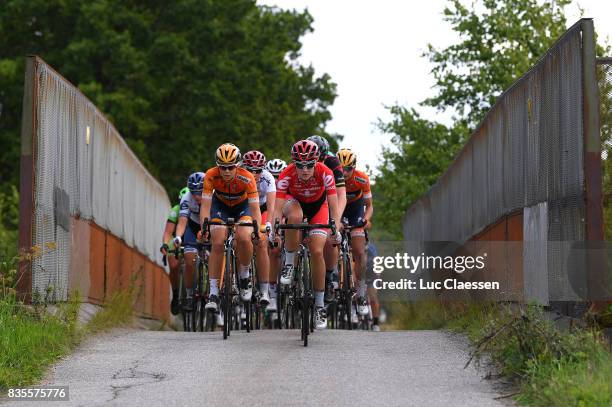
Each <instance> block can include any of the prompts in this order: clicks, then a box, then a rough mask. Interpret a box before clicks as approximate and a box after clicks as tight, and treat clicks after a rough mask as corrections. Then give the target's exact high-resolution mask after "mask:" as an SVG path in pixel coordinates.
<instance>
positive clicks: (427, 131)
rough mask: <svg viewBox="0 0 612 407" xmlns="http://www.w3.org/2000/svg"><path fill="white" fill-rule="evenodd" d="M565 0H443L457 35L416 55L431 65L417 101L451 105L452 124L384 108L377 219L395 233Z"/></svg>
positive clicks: (555, 29)
mask: <svg viewBox="0 0 612 407" xmlns="http://www.w3.org/2000/svg"><path fill="white" fill-rule="evenodd" d="M570 3H571V0H558V1H555V2H554V4H553V3H552V2H549V1H544V2H540V1H537V0H506V1H495V0H483V1H482V2H481V3H479V5H478V6H477V5H475V4H472V6H470V7H467V6H464V5H463V4H462V2H461V1H459V0H449V5H448V6H447V7H445V9H444V20H445V21H447V22H449V23H450V24H451V26H452V29H453V31H455V32H456V33H457V37H458V38H459V39H460V41H459V42H457V43H456V44H453V45H451V46H449V47H446V48H444V49H437V48H435V47H434V46H432V45H429V46H428V50H427V51H426V52H425V53H424V55H423V56H424V57H427V58H428V59H429V60H430V61H431V62H432V63H433V65H434V68H433V69H432V74H433V76H434V79H435V82H436V83H435V89H436V90H437V94H436V95H435V96H433V97H431V98H428V99H426V100H425V101H423V102H422V105H424V106H433V107H436V108H437V109H438V110H440V111H445V110H448V109H451V111H452V112H453V113H454V114H455V117H454V124H453V125H452V126H450V127H446V126H443V125H441V124H438V123H436V122H432V121H428V120H425V119H422V118H420V116H419V115H418V113H417V112H416V111H415V110H414V109H407V108H403V107H400V106H393V107H391V108H390V110H391V113H392V115H393V119H392V121H391V122H390V123H381V124H380V125H379V128H380V129H381V130H382V131H383V132H384V133H387V134H390V135H391V136H392V141H393V144H395V145H396V147H397V148H396V149H386V150H385V151H384V153H383V162H382V163H381V165H380V166H379V167H378V170H379V175H378V176H377V177H376V180H375V186H374V191H373V192H374V194H375V195H376V196H377V198H378V199H377V200H376V201H377V203H376V219H377V220H376V225H377V227H378V226H380V227H382V228H383V230H385V231H386V232H390V233H391V235H390V237H392V238H394V239H401V236H402V235H401V222H402V218H403V216H404V214H405V212H406V210H407V209H408V208H409V207H410V206H411V205H412V204H413V203H414V202H415V201H416V200H417V199H418V198H419V197H420V196H421V195H422V194H423V193H425V192H426V191H427V190H428V189H429V188H430V187H431V186H432V185H433V184H434V183H435V182H436V180H437V179H438V178H439V177H440V176H441V175H442V174H443V172H444V171H445V170H446V168H447V167H448V165H449V164H450V163H451V162H452V160H453V159H454V157H455V155H456V154H457V153H458V152H459V150H460V149H461V147H462V146H463V144H464V143H465V141H466V140H467V138H468V137H469V134H470V131H471V130H473V129H474V128H475V127H476V126H477V124H478V123H479V122H480V120H482V118H483V117H484V115H485V114H486V112H487V111H488V109H489V108H490V107H491V106H492V105H493V104H494V103H495V101H496V99H497V97H498V96H499V95H500V94H501V93H502V92H503V91H504V89H506V88H508V87H509V86H510V85H511V84H512V83H513V82H514V81H515V80H516V79H518V78H519V77H520V76H521V75H522V74H523V73H525V72H526V71H527V70H528V69H529V68H530V67H531V66H532V65H533V64H534V63H535V62H536V61H537V60H538V58H540V57H541V56H542V55H543V54H544V53H545V52H546V50H547V49H548V48H549V47H550V46H551V45H552V44H553V43H554V42H555V41H556V39H557V38H558V37H560V36H561V35H562V34H563V33H564V32H565V27H566V19H565V16H564V14H563V8H564V7H565V6H566V5H568V4H570ZM415 163H416V164H415Z"/></svg>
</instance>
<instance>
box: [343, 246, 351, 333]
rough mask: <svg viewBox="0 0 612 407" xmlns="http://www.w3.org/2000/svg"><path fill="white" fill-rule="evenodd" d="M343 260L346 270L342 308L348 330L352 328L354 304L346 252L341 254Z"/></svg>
mask: <svg viewBox="0 0 612 407" xmlns="http://www.w3.org/2000/svg"><path fill="white" fill-rule="evenodd" d="M343 261H344V270H345V272H346V275H345V278H344V293H345V295H344V304H343V305H344V306H343V308H344V310H345V316H346V324H347V326H348V329H349V331H350V330H353V321H352V310H353V306H354V304H353V303H354V301H353V292H352V287H351V279H352V269H351V259H350V257H349V255H348V254H347V253H345V254H344V256H343Z"/></svg>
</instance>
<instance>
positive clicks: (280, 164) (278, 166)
mask: <svg viewBox="0 0 612 407" xmlns="http://www.w3.org/2000/svg"><path fill="white" fill-rule="evenodd" d="M285 168H287V163H286V162H285V161H284V160H281V159H280V158H275V159H273V160H270V161H268V162H267V163H266V170H268V171H269V172H270V174H272V175H273V176H274V178H275V179H278V176H279V175H280V173H281V172H283V170H284V169H285Z"/></svg>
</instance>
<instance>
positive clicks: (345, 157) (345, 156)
mask: <svg viewBox="0 0 612 407" xmlns="http://www.w3.org/2000/svg"><path fill="white" fill-rule="evenodd" d="M336 157H338V160H340V164H342V166H343V167H354V166H355V163H357V156H356V155H355V153H353V150H351V149H350V148H341V149H340V150H338V152H337V153H336Z"/></svg>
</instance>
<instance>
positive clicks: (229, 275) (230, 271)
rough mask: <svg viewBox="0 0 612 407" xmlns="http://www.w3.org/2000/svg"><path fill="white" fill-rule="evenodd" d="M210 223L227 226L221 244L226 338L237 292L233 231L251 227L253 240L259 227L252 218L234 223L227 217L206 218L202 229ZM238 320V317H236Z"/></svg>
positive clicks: (256, 238) (257, 237)
mask: <svg viewBox="0 0 612 407" xmlns="http://www.w3.org/2000/svg"><path fill="white" fill-rule="evenodd" d="M211 225H217V226H223V227H226V228H228V235H227V238H226V240H225V244H224V246H223V253H224V260H225V266H224V271H223V272H222V284H221V289H222V290H223V297H222V298H223V306H222V308H223V318H224V321H223V322H224V323H223V339H227V337H228V336H230V331H231V324H232V316H233V314H232V308H233V305H234V298H235V297H236V295H237V294H238V287H237V281H238V276H237V273H238V269H237V267H236V256H235V251H234V240H235V237H234V235H235V232H236V229H235V228H236V227H237V226H241V227H252V228H253V231H254V232H253V238H254V239H255V240H258V239H259V234H258V232H259V229H258V227H257V221H255V220H253V221H252V222H248V223H236V222H235V221H234V218H228V220H227V222H209V221H208V220H207V221H205V222H204V225H203V227H202V231H207V232H209V228H210V226H211ZM238 320H239V318H238ZM249 331H250V324H249V321H248V319H247V332H249Z"/></svg>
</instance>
